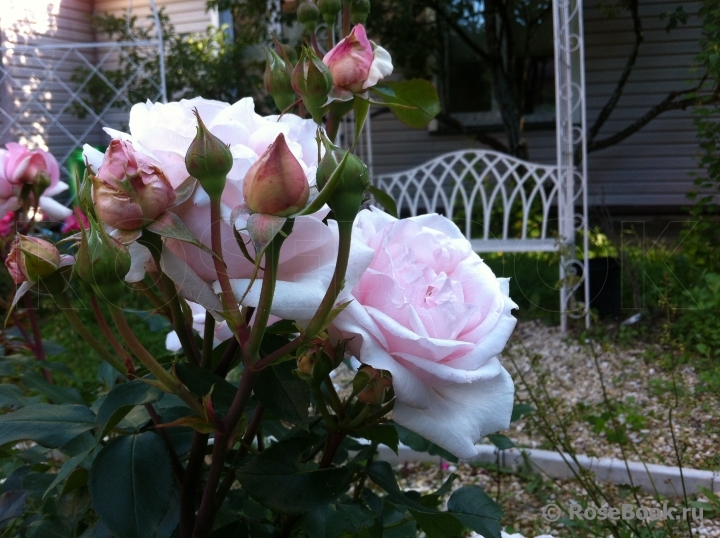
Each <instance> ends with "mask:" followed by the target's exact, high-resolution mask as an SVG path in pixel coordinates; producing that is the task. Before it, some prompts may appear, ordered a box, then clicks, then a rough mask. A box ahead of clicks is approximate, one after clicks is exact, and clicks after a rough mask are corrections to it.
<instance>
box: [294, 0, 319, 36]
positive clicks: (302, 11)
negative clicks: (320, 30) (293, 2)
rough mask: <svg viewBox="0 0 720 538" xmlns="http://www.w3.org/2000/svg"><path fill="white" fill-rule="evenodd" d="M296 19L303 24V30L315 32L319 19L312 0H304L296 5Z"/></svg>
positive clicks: (310, 32)
mask: <svg viewBox="0 0 720 538" xmlns="http://www.w3.org/2000/svg"><path fill="white" fill-rule="evenodd" d="M297 20H298V22H299V23H300V24H302V25H303V26H305V30H306V31H307V32H308V33H309V34H312V33H314V32H315V28H316V26H317V23H318V20H320V11H319V10H318V7H317V6H316V5H315V3H314V2H312V0H306V1H305V2H303V3H302V4H300V6H298V9H297Z"/></svg>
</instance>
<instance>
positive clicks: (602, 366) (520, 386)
mask: <svg viewBox="0 0 720 538" xmlns="http://www.w3.org/2000/svg"><path fill="white" fill-rule="evenodd" d="M665 351H666V350H664V349H663V348H662V347H661V346H660V345H658V344H654V343H644V342H639V341H636V342H634V343H633V344H632V345H624V346H623V345H618V344H614V343H612V342H611V341H610V339H608V338H604V339H597V338H593V340H592V341H591V340H588V339H586V338H584V337H582V338H580V337H578V336H577V335H568V336H563V335H562V334H561V333H560V329H559V328H558V327H547V326H545V325H544V324H542V323H541V322H537V321H530V322H522V323H519V324H518V327H517V329H516V330H515V334H514V335H513V337H512V339H511V342H510V344H509V346H508V348H507V349H506V352H505V353H504V357H503V359H502V361H503V364H504V365H505V366H506V368H507V369H508V370H509V371H510V372H511V374H512V375H513V377H514V379H515V381H516V389H517V395H516V399H518V400H520V401H525V402H527V403H529V404H530V405H532V406H533V407H536V408H537V407H539V408H541V409H544V410H545V413H544V415H545V418H546V419H547V421H548V422H547V423H546V424H545V425H542V424H541V422H542V421H541V420H539V419H540V418H542V417H541V415H542V413H534V414H533V415H532V416H531V417H524V418H522V419H520V420H519V421H517V422H515V423H513V424H512V426H511V428H510V429H509V430H508V431H507V432H505V434H506V435H508V436H509V437H510V438H511V439H512V440H513V441H514V442H515V443H516V444H517V445H518V446H520V447H531V448H545V449H550V450H552V449H554V448H555V447H554V446H553V443H552V442H550V441H549V440H548V435H545V433H549V435H550V436H551V437H552V436H554V437H555V438H556V441H557V439H559V440H560V442H566V443H567V445H566V450H567V449H568V448H571V449H573V450H575V451H576V452H577V453H578V454H587V455H590V456H600V457H618V458H621V457H622V456H623V452H624V453H625V455H626V456H627V458H628V459H630V460H635V461H644V462H646V463H658V464H664V465H673V466H675V465H677V458H678V456H677V454H680V457H681V460H682V465H683V466H684V467H692V468H697V469H707V470H720V456H719V455H718V450H717V445H718V432H720V428H719V427H718V426H719V425H720V406H718V405H717V403H718V398H717V396H715V395H712V394H707V393H704V394H698V393H697V392H696V388H697V387H698V384H699V381H698V378H697V375H696V374H695V372H694V371H693V370H692V368H690V367H688V366H682V367H681V368H680V369H676V370H675V371H674V372H673V371H667V370H663V369H662V368H661V367H660V366H659V362H658V361H656V360H653V359H652V358H653V357H657V356H659V355H660V354H662V353H663V352H665ZM598 370H599V371H600V373H601V374H602V381H603V383H604V385H605V393H606V395H607V399H608V401H610V402H611V404H612V406H613V409H614V410H615V411H614V413H613V414H612V415H614V416H615V417H616V420H617V422H616V424H618V423H619V424H624V426H621V428H622V430H623V433H622V435H624V436H625V437H624V439H623V438H622V436H621V438H620V440H621V441H624V442H623V444H622V445H621V444H620V443H618V442H617V439H615V437H617V435H618V434H617V430H616V429H615V428H614V427H613V426H612V425H613V419H611V418H610V416H611V414H609V413H608V407H607V405H606V404H605V403H604V397H603V384H602V383H601V376H600V374H599V373H598ZM523 380H524V381H523ZM673 387H676V389H673ZM531 394H532V397H531ZM671 410H672V425H673V428H672V430H671V427H670V425H671V421H670V411H671ZM671 431H672V432H674V436H675V442H674V443H673V435H672V433H671ZM544 432H545V433H544ZM451 472H454V473H456V474H457V475H458V478H457V480H456V482H455V487H460V486H462V485H468V484H477V485H480V486H482V487H483V488H484V489H485V491H486V492H487V493H488V494H489V495H490V496H492V497H493V498H495V499H497V500H498V502H499V503H500V504H501V506H502V507H503V509H504V510H505V516H504V517H503V520H502V524H503V526H504V527H506V529H507V530H509V531H512V532H520V533H521V534H522V535H524V536H527V537H534V536H538V535H541V534H550V535H552V536H557V537H563V538H564V537H566V536H567V537H569V536H580V537H584V536H612V532H611V530H610V529H609V528H608V527H607V526H604V527H603V526H602V525H603V523H599V522H594V523H588V522H587V521H585V522H579V523H578V525H579V526H578V527H576V528H575V529H574V532H570V530H569V529H568V527H566V526H565V525H563V524H561V523H559V522H555V523H550V522H548V521H547V520H545V519H544V518H543V515H542V507H543V506H546V505H547V504H549V503H555V504H557V505H560V506H565V507H566V506H568V505H569V504H570V503H571V502H580V503H581V504H582V505H583V506H588V504H590V505H593V503H592V501H591V500H590V498H589V496H588V493H587V491H586V490H585V489H583V487H582V486H581V484H580V483H579V482H577V481H573V480H551V479H548V478H545V477H542V476H538V475H530V474H522V473H520V474H510V473H507V472H504V471H503V472H498V471H497V470H494V469H492V467H489V468H487V467H480V466H473V465H465V464H459V465H457V466H456V465H452V464H448V463H445V462H442V461H440V460H438V463H437V464H427V463H424V464H412V463H405V464H403V465H399V466H398V467H397V473H398V478H399V481H400V484H401V486H404V487H405V488H412V489H416V490H419V491H423V492H427V491H432V490H435V489H437V488H438V487H439V486H440V485H441V484H442V482H443V480H444V479H445V478H447V475H448V474H449V473H451ZM599 487H600V489H601V490H602V491H603V494H604V495H606V500H605V501H602V502H601V504H607V505H608V506H611V507H615V506H617V507H620V506H621V505H622V503H628V502H630V503H632V504H634V505H635V506H636V507H637V506H642V507H646V508H652V507H661V506H662V505H661V503H662V502H663V500H662V499H661V500H657V499H654V498H653V496H652V495H648V494H642V493H638V494H634V493H631V492H628V490H627V489H626V488H623V487H617V486H615V485H613V484H599ZM636 495H637V496H636ZM696 500H698V501H706V500H707V499H704V498H703V497H700V498H698V499H696ZM666 502H667V506H669V507H681V502H682V500H681V499H667V500H666ZM715 508H716V510H717V509H718V508H720V507H719V506H717V505H716V506H715ZM604 524H605V525H606V524H607V522H605V523H604ZM641 525H644V524H641ZM648 525H649V526H650V528H652V529H653V531H654V532H653V533H652V535H653V536H659V537H662V536H668V537H670V536H689V535H690V532H692V535H695V536H710V537H720V514H718V513H713V512H709V513H708V512H707V511H706V512H705V513H704V514H703V520H702V521H693V520H692V517H690V521H689V525H688V523H685V522H683V523H682V524H675V525H672V524H670V525H666V524H664V523H659V522H655V523H649V524H648ZM645 535H646V536H650V533H648V534H645ZM623 536H634V534H632V535H631V534H623Z"/></svg>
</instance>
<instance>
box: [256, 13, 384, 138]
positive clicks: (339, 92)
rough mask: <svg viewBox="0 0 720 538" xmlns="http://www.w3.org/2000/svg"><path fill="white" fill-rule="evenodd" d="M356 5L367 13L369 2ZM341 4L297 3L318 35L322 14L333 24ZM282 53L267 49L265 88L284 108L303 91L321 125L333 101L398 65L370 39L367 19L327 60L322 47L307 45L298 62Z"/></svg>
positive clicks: (358, 90)
mask: <svg viewBox="0 0 720 538" xmlns="http://www.w3.org/2000/svg"><path fill="white" fill-rule="evenodd" d="M352 6H353V10H354V11H353V14H354V18H355V20H360V19H364V17H367V11H368V10H369V5H368V4H367V2H352ZM340 9H341V3H340V1H339V0H324V1H323V0H320V1H319V2H318V3H317V5H315V4H314V3H312V2H310V1H306V2H303V3H302V4H301V5H300V6H299V7H298V20H300V22H302V23H303V24H304V25H305V27H306V29H307V30H308V31H309V32H311V33H312V35H314V32H315V26H316V25H317V21H318V18H319V16H320V15H321V14H322V16H323V18H325V21H326V23H328V24H331V23H332V21H334V20H335V19H336V18H337V14H338V13H339V11H340ZM362 13H364V16H363V15H361V14H362ZM328 21H330V22H328ZM283 55H284V56H285V58H282V57H281V55H280V54H278V53H276V52H274V51H268V53H267V57H268V61H267V67H266V70H265V89H266V90H267V92H268V93H269V94H270V95H271V96H272V97H273V99H274V100H275V104H276V105H277V107H278V108H279V109H280V110H281V111H284V110H287V109H289V108H290V107H291V106H292V105H293V104H294V103H295V102H296V98H297V97H296V96H299V97H300V99H301V100H302V102H303V105H304V106H305V109H306V110H307V111H308V112H309V113H310V115H311V116H312V117H313V119H314V120H315V121H316V123H318V124H320V123H322V118H323V115H324V114H325V112H326V111H327V107H328V105H329V104H330V103H332V102H333V101H334V100H340V101H349V100H351V99H353V98H354V96H355V95H358V94H362V93H363V92H365V91H366V90H367V89H368V88H370V87H372V86H374V85H375V84H377V83H378V82H379V81H381V80H382V79H383V78H385V77H387V76H388V75H390V74H391V73H392V70H393V66H392V60H391V58H390V55H389V54H388V52H387V51H386V50H385V49H384V48H382V47H380V46H378V45H376V44H375V43H373V42H372V41H370V40H368V38H367V35H366V33H365V28H364V27H363V25H362V24H357V25H356V26H355V27H354V28H353V29H352V31H351V32H350V34H349V35H348V36H347V37H345V38H344V39H343V40H342V41H340V42H339V43H338V44H337V45H335V46H334V47H333V48H332V49H331V50H330V51H329V52H328V53H327V54H325V55H324V57H323V58H322V60H321V59H320V50H319V47H317V46H315V47H314V48H310V47H304V48H303V51H302V54H301V56H300V60H299V61H298V62H297V64H296V65H294V66H293V65H291V60H290V58H289V57H288V55H287V54H284V53H283Z"/></svg>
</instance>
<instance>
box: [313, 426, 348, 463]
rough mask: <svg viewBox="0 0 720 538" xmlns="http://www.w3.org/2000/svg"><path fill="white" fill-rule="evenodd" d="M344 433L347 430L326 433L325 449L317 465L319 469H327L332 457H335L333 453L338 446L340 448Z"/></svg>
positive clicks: (335, 452) (345, 433)
mask: <svg viewBox="0 0 720 538" xmlns="http://www.w3.org/2000/svg"><path fill="white" fill-rule="evenodd" d="M346 435H347V432H339V433H329V434H328V440H327V444H326V445H325V451H324V452H323V457H322V459H321V460H320V465H319V466H318V467H319V468H320V469H327V468H328V467H330V465H332V462H333V459H335V454H337V451H338V448H340V443H342V441H343V439H345V436H346Z"/></svg>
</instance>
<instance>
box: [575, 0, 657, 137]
mask: <svg viewBox="0 0 720 538" xmlns="http://www.w3.org/2000/svg"><path fill="white" fill-rule="evenodd" d="M628 4H629V9H630V14H631V15H632V19H633V32H634V33H635V43H634V44H633V48H632V50H631V51H630V56H628V59H627V62H626V63H625V69H623V72H622V74H621V75H620V79H619V80H618V83H617V85H616V86H615V89H614V90H613V92H612V94H611V95H610V98H609V99H608V101H607V103H605V106H604V107H603V108H602V110H601V111H600V114H598V117H597V118H596V119H595V123H594V124H593V126H592V127H591V128H590V131H589V132H588V147H589V146H591V145H592V142H593V140H595V137H596V136H597V134H598V132H599V131H600V129H601V128H602V126H603V125H604V124H605V122H606V121H607V119H608V118H609V117H610V114H612V112H613V110H615V106H616V105H617V103H618V101H619V100H620V97H621V96H622V93H623V90H624V89H625V84H626V83H627V81H628V79H629V78H630V74H631V73H632V70H633V68H634V67H635V62H636V60H637V57H638V54H639V52H640V45H641V44H642V42H643V41H644V40H645V37H644V36H643V30H642V21H641V20H640V14H639V13H638V0H631V1H630V2H628Z"/></svg>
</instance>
